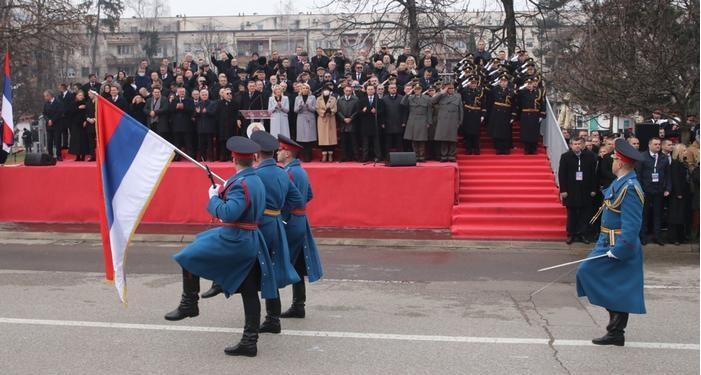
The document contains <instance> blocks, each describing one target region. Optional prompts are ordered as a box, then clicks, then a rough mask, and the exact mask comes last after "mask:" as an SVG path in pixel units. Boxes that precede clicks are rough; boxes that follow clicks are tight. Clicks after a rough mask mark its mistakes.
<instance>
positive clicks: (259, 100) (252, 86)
mask: <svg viewBox="0 0 701 375" xmlns="http://www.w3.org/2000/svg"><path fill="white" fill-rule="evenodd" d="M266 105H267V103H266ZM261 109H263V94H262V93H260V92H258V91H257V90H256V82H255V81H252V80H251V81H248V83H247V84H246V92H245V93H243V94H242V95H241V110H243V111H252V110H261ZM241 119H242V120H243V128H244V129H246V128H247V127H248V125H250V124H251V120H246V119H244V118H243V116H242V117H241Z"/></svg>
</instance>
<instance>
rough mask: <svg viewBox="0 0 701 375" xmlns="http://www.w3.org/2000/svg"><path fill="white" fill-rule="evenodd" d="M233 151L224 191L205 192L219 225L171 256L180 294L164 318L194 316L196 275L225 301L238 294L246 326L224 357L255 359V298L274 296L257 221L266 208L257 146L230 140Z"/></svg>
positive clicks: (257, 306) (240, 139) (272, 278)
mask: <svg viewBox="0 0 701 375" xmlns="http://www.w3.org/2000/svg"><path fill="white" fill-rule="evenodd" d="M226 147H227V149H229V150H230V151H232V156H233V159H234V163H235V165H236V174H235V175H234V176H233V177H232V178H230V179H229V180H228V181H227V183H226V185H225V187H224V190H223V191H222V192H221V193H219V189H220V187H221V186H219V185H215V186H212V187H210V189H209V203H208V205H207V210H208V211H209V213H210V214H212V215H213V216H215V217H216V218H218V219H219V220H220V221H221V226H220V227H218V228H214V229H210V230H208V231H206V232H203V233H201V234H199V235H198V236H197V238H196V239H195V241H193V242H192V243H191V244H190V245H188V246H186V247H185V248H184V249H183V250H181V251H180V252H179V253H177V254H175V255H174V256H173V259H175V261H176V262H178V263H179V264H180V266H181V267H182V269H183V294H182V299H181V300H180V305H179V306H178V307H177V308H176V309H175V310H173V311H171V312H170V313H168V314H166V316H165V318H166V319H167V320H182V319H185V318H187V317H195V316H197V315H199V309H198V307H197V300H198V299H199V297H198V295H197V293H198V292H199V290H200V279H199V278H200V277H204V278H206V279H210V280H212V281H214V282H215V283H217V284H218V285H220V286H221V288H222V289H223V292H224V293H225V294H226V296H227V297H228V296H229V295H231V294H234V293H241V297H242V299H243V309H244V312H245V316H246V324H245V326H244V329H243V337H242V338H241V341H240V342H239V343H238V345H235V346H231V347H227V348H226V349H224V352H225V353H226V354H228V355H236V356H238V355H244V356H248V357H255V356H256V354H257V352H258V349H257V345H256V343H257V342H258V327H259V324H260V300H259V299H258V290H260V291H261V294H262V296H263V298H273V297H275V296H276V294H277V289H276V285H275V274H274V273H273V265H272V262H271V261H270V257H269V255H268V251H267V250H268V249H267V247H266V244H265V240H264V239H263V235H262V233H261V232H260V230H258V224H257V223H258V222H259V221H260V220H261V216H263V210H264V209H265V187H264V186H263V182H262V181H261V179H260V178H258V176H257V175H256V173H255V171H254V170H253V168H252V167H251V166H252V164H253V158H254V155H255V153H256V152H258V151H259V150H260V146H258V144H256V143H255V142H253V141H251V140H249V139H247V138H243V137H231V138H229V140H228V141H227V143H226Z"/></svg>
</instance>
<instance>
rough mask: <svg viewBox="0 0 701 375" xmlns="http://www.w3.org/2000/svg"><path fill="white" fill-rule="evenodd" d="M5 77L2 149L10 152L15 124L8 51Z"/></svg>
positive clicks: (8, 52)
mask: <svg viewBox="0 0 701 375" xmlns="http://www.w3.org/2000/svg"><path fill="white" fill-rule="evenodd" d="M4 71H5V77H4V79H3V83H4V84H3V86H2V115H0V116H1V117H2V120H3V122H4V125H3V126H2V149H3V150H5V152H10V149H11V148H12V145H13V144H14V143H15V136H14V128H15V123H14V121H13V120H12V81H10V51H7V53H6V54H5V69H4Z"/></svg>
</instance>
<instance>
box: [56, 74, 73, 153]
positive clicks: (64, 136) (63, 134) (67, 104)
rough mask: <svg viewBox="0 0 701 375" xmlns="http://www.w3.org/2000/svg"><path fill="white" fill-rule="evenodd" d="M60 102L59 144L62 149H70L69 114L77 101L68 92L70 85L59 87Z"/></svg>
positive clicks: (57, 129) (57, 128) (63, 84)
mask: <svg viewBox="0 0 701 375" xmlns="http://www.w3.org/2000/svg"><path fill="white" fill-rule="evenodd" d="M58 90H59V93H58V98H57V99H58V102H59V103H60V104H61V110H62V112H61V115H60V116H59V118H58V122H57V123H56V125H57V127H56V131H57V132H58V133H57V136H58V137H59V144H60V145H61V148H68V128H69V127H70V124H69V122H70V119H69V118H68V114H69V113H70V110H71V108H72V107H73V102H74V100H75V95H74V94H73V93H72V92H70V91H69V90H68V85H66V84H65V83H62V84H60V85H58Z"/></svg>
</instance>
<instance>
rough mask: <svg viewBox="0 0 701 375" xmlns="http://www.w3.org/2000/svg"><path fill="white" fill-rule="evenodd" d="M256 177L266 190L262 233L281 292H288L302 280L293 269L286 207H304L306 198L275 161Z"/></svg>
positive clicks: (263, 165) (268, 161)
mask: <svg viewBox="0 0 701 375" xmlns="http://www.w3.org/2000/svg"><path fill="white" fill-rule="evenodd" d="M256 174H257V175H258V176H259V177H260V179H261V180H262V181H263V185H264V186H265V211H264V212H263V216H262V218H261V219H260V230H261V232H262V233H263V238H265V243H266V244H267V245H268V251H269V252H270V257H271V259H272V262H273V270H274V272H275V280H276V282H277V288H284V287H285V286H287V285H290V284H294V283H296V282H298V281H299V280H300V278H299V275H297V272H296V271H295V269H294V267H293V266H292V261H291V257H290V249H289V246H288V243H287V236H286V235H285V225H284V224H283V222H282V216H281V214H282V207H283V206H284V205H286V204H289V205H291V206H301V205H302V202H303V201H302V196H301V195H300V194H299V190H297V188H296V187H295V186H294V185H293V184H292V183H290V179H289V177H288V176H287V174H286V173H285V171H283V170H282V168H280V167H279V166H278V165H277V164H276V163H275V160H273V159H266V160H263V161H262V162H261V163H260V164H258V167H257V168H256Z"/></svg>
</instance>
